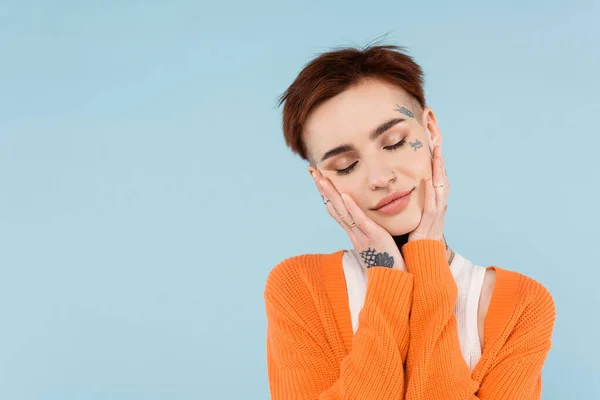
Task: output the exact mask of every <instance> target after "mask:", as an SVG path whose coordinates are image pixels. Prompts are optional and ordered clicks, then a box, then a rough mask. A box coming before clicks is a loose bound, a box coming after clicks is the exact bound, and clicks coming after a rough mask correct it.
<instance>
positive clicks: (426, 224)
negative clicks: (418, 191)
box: [419, 178, 436, 234]
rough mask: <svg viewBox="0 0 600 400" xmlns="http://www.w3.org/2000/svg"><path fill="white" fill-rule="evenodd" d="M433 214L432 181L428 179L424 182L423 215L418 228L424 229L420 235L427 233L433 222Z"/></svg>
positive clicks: (433, 195) (434, 209) (433, 191)
mask: <svg viewBox="0 0 600 400" xmlns="http://www.w3.org/2000/svg"><path fill="white" fill-rule="evenodd" d="M435 213H436V208H435V190H434V189H433V180H432V179H431V178H428V179H426V180H425V201H424V203H423V215H422V216H421V222H420V223H419V227H422V229H424V232H421V233H425V234H426V233H427V232H428V231H429V228H430V227H431V225H432V224H433V222H434V221H435V217H436V215H435Z"/></svg>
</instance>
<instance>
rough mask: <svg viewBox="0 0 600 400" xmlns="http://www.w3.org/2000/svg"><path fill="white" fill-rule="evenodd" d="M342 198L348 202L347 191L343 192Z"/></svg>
mask: <svg viewBox="0 0 600 400" xmlns="http://www.w3.org/2000/svg"><path fill="white" fill-rule="evenodd" d="M342 200H343V201H344V203H347V202H348V195H347V194H346V193H342Z"/></svg>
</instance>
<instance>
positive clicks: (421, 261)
mask: <svg viewBox="0 0 600 400" xmlns="http://www.w3.org/2000/svg"><path fill="white" fill-rule="evenodd" d="M402 250H403V256H404V260H405V262H406V265H407V269H408V272H403V271H398V270H395V269H390V268H385V267H373V268H370V269H369V270H368V271H367V274H368V280H367V282H368V283H367V293H366V296H365V303H364V306H363V308H362V310H361V312H360V314H359V321H360V322H359V327H358V329H357V331H356V333H355V334H354V335H353V332H352V325H351V319H350V312H349V308H348V297H347V292H346V286H345V280H344V275H343V270H342V265H341V262H342V256H343V253H344V251H343V250H340V251H338V252H336V253H332V254H310V255H302V256H297V257H293V258H289V259H287V260H285V261H283V262H281V263H280V264H278V265H277V266H276V267H275V268H273V270H272V271H271V273H270V274H269V277H268V278H267V282H266V286H265V291H264V299H265V305H266V313H267V366H268V377H269V387H270V391H271V398H272V399H274V400H279V399H369V400H377V399H385V400H389V399H410V400H417V399H419V400H421V399H436V400H444V399H449V400H461V399H489V400H491V399H493V400H499V399H511V400H512V399H539V398H540V396H541V372H542V367H543V364H544V361H545V358H546V355H547V353H548V351H549V350H550V347H551V336H552V331H553V328H554V320H555V308H554V302H553V300H552V297H551V296H550V294H549V293H548V291H547V290H546V289H545V288H544V287H543V286H542V285H541V284H539V283H538V282H536V281H534V280H533V279H530V278H527V277H525V276H524V275H521V274H519V273H516V272H510V271H508V270H504V269H501V268H498V267H491V268H494V269H495V270H496V283H495V287H494V292H493V295H492V299H491V302H490V306H489V309H488V314H487V317H486V320H485V332H484V339H485V340H484V343H485V345H484V349H483V353H482V356H481V358H480V360H479V362H478V364H477V366H476V367H475V369H474V370H473V372H472V373H471V371H470V370H469V367H468V366H467V364H466V363H465V361H464V359H463V357H462V354H461V351H460V344H459V340H458V335H457V329H456V319H455V317H454V314H453V312H452V311H453V307H454V304H455V302H456V295H457V290H456V284H455V282H454V279H453V277H452V274H451V272H450V270H449V266H448V262H447V260H446V257H445V246H444V245H443V244H442V243H441V242H438V241H435V240H417V241H413V242H409V243H407V244H406V245H404V246H403V248H402Z"/></svg>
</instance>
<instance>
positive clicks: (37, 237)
mask: <svg viewBox="0 0 600 400" xmlns="http://www.w3.org/2000/svg"><path fill="white" fill-rule="evenodd" d="M488 3H489V2H488ZM599 4H600V3H598V2H595V1H591V0H590V1H569V2H567V1H562V2H556V1H525V2H522V1H519V2H517V1H504V2H496V3H495V4H486V5H483V4H481V2H475V1H473V2H442V1H429V2H392V1H377V2H364V1H362V2H358V1H343V2H342V1H331V2H326V3H325V2H317V1H311V2H306V1H305V2H282V1H257V2H244V1H228V2H227V1H222V2H195V1H169V2H167V1H162V2H159V1H144V2H142V1H121V2H117V1H104V2H86V1H67V0H65V1H54V2H49V1H46V2H42V1H0V320H1V323H0V398H2V399H11V400H25V399H27V400H28V399H44V400H46V399H47V400H51V399H61V400H64V399H86V400H95V399H127V400H131V399H239V398H245V399H265V398H268V383H267V372H266V361H265V329H266V318H265V314H264V303H263V297H262V295H263V289H264V283H265V280H266V277H267V275H268V273H269V271H270V270H271V268H272V267H273V266H274V265H276V264H277V263H278V262H279V261H281V260H283V259H284V258H287V257H290V256H293V255H296V254H301V253H308V252H327V253H328V252H333V251H336V250H338V249H340V248H348V247H349V246H350V242H349V240H348V239H347V238H346V237H345V234H344V232H343V231H342V230H341V229H340V228H339V227H338V226H337V225H336V223H335V222H334V221H332V220H331V219H330V217H329V216H328V215H327V213H326V211H325V209H324V208H323V207H322V204H321V201H320V197H319V195H318V193H317V191H316V189H315V188H314V187H313V183H312V181H311V179H310V177H309V175H308V173H307V172H306V165H305V163H304V162H303V161H302V160H300V159H299V158H297V157H295V156H293V155H292V154H291V153H290V152H289V151H288V150H287V148H286V147H285V145H284V142H283V135H282V132H281V128H280V123H281V119H280V117H281V114H280V113H281V110H280V109H278V108H277V105H276V100H277V96H278V95H279V94H281V93H282V92H283V91H284V90H285V89H286V88H287V86H288V85H289V84H290V83H291V82H292V80H293V79H294V78H295V76H296V74H297V73H298V72H299V71H300V69H301V68H302V66H303V65H304V64H305V63H306V62H308V61H309V60H310V59H311V58H312V57H314V56H315V55H317V54H318V53H321V52H323V51H327V50H330V49H332V48H334V47H338V46H353V45H357V46H363V45H366V44H367V43H369V42H371V41H373V40H374V39H377V38H379V37H380V36H381V35H384V34H387V36H385V37H384V40H383V41H384V42H385V43H391V44H398V45H402V46H406V47H407V49H408V50H409V52H410V53H411V54H412V55H413V56H414V57H415V58H416V60H417V62H419V63H420V64H421V65H422V66H423V68H424V70H425V73H426V96H427V100H428V103H429V104H430V105H431V106H432V107H433V108H434V110H435V111H436V112H437V118H438V122H439V123H440V126H441V129H442V132H443V134H444V154H445V158H446V164H447V170H448V174H449V178H450V180H451V183H452V190H453V191H452V194H451V197H450V199H449V202H448V204H449V207H448V212H447V217H446V238H447V239H448V242H449V244H450V246H451V247H453V248H454V249H455V250H457V251H458V252H460V253H461V254H463V255H465V256H466V257H468V258H470V259H471V260H472V261H473V262H475V263H477V264H480V265H498V266H501V267H503V268H507V269H512V270H517V271H519V272H522V273H525V274H527V275H529V276H531V277H533V278H535V279H536V280H538V281H540V282H542V283H543V284H544V285H545V286H546V287H547V288H548V289H549V290H550V292H551V293H552V294H553V296H554V299H555V301H556V306H557V312H558V317H557V323H556V329H555V334H554V346H553V349H552V351H551V352H550V354H549V356H548V359H547V364H546V366H545V368H544V378H543V380H544V396H543V398H544V399H567V398H568V399H591V398H598V397H600V383H599V381H598V379H597V376H598V374H599V372H600V368H599V367H598V365H599V364H598V359H599V358H600V350H599V345H598V328H599V321H598V310H597V307H598V306H599V305H600V290H598V281H599V278H600V273H599V272H598V267H599V266H600V264H599V263H598V248H599V247H600V233H599V230H600V228H599V226H600V221H599V213H598V208H597V207H598V195H599V185H600V179H598V176H599V174H600V168H599V158H598V147H599V145H600V140H599V138H598V137H599V136H598V133H599V132H598V115H599V113H600V101H599V97H598V93H599V92H600V83H599V79H598V71H600V52H599V51H598V46H599V43H600V28H599V25H598V24H597V18H598V16H599V15H600V5H599Z"/></svg>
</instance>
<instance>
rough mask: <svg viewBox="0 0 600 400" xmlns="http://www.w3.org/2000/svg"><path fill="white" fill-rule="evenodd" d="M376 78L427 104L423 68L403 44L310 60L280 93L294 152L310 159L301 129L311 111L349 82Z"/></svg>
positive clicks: (285, 129) (288, 139) (331, 53)
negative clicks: (401, 45)
mask: <svg viewBox="0 0 600 400" xmlns="http://www.w3.org/2000/svg"><path fill="white" fill-rule="evenodd" d="M366 78H376V79H380V80H382V81H385V82H387V83H391V84H393V85H396V86H398V87H400V88H402V89H403V90H404V91H405V92H406V93H408V95H409V96H411V97H412V98H414V99H415V100H416V101H417V102H418V103H419V105H420V106H421V108H425V95H424V93H423V82H424V80H423V71H422V69H421V67H420V66H419V65H418V64H417V63H416V62H415V61H414V60H413V58H412V57H411V56H409V55H408V54H407V53H406V51H405V49H404V48H402V47H400V46H392V45H378V46H368V47H366V48H365V49H362V50H361V49H357V48H343V49H339V50H334V51H329V52H327V53H323V54H321V55H319V56H318V57H317V58H315V59H313V60H312V61H310V62H309V63H308V64H307V65H306V66H305V67H304V68H303V69H302V71H300V73H299V74H298V76H297V77H296V79H295V80H294V82H293V83H292V84H291V85H290V87H289V88H287V90H286V91H285V92H284V93H283V94H282V95H281V96H280V97H279V105H280V106H281V104H283V103H285V105H284V107H283V121H282V125H283V135H284V137H285V142H286V144H287V146H288V147H289V148H290V149H291V150H292V152H294V153H296V154H298V155H299V156H300V157H302V158H303V159H305V160H308V154H307V151H306V147H305V145H304V141H303V139H302V132H303V130H304V124H305V122H306V120H307V118H308V115H309V114H310V112H311V111H312V110H313V109H314V108H315V107H317V106H318V105H319V104H321V103H322V102H324V101H325V100H328V99H330V98H332V97H334V96H336V95H338V94H340V93H342V92H343V91H345V90H346V89H348V88H349V87H350V86H352V85H355V84H357V83H359V82H360V81H362V80H364V79H366Z"/></svg>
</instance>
